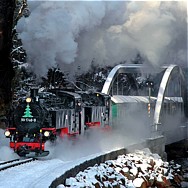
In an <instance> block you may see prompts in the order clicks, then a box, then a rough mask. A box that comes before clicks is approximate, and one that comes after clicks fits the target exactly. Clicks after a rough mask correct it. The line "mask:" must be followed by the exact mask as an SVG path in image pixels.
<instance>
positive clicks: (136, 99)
mask: <svg viewBox="0 0 188 188" xmlns="http://www.w3.org/2000/svg"><path fill="white" fill-rule="evenodd" d="M111 101H112V102H114V103H115V104H121V103H149V97H148V96H124V95H114V96H112V97H111ZM156 101H157V98H156V97H150V103H155V102H156ZM175 102H178V103H182V102H183V99H182V97H165V99H164V103H175Z"/></svg>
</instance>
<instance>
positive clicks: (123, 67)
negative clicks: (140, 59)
mask: <svg viewBox="0 0 188 188" xmlns="http://www.w3.org/2000/svg"><path fill="white" fill-rule="evenodd" d="M142 68H143V65H141V64H120V65H116V66H115V67H114V68H113V69H112V70H111V72H110V73H109V75H108V77H107V79H106V81H105V83H104V86H103V89H102V93H105V94H110V90H111V88H112V85H113V83H114V81H115V79H116V78H117V76H118V74H120V73H131V72H132V73H135V72H136V71H138V70H140V69H142Z"/></svg>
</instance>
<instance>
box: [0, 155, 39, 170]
mask: <svg viewBox="0 0 188 188" xmlns="http://www.w3.org/2000/svg"><path fill="white" fill-rule="evenodd" d="M35 160H37V159H36V158H27V159H14V160H10V161H5V162H2V163H0V171H3V170H6V169H8V168H12V167H15V166H19V165H22V164H25V163H29V162H32V161H35Z"/></svg>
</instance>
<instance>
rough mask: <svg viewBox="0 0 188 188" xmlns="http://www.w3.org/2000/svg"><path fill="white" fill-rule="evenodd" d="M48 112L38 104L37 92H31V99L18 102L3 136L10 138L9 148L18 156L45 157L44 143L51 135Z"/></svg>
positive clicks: (51, 129)
mask: <svg viewBox="0 0 188 188" xmlns="http://www.w3.org/2000/svg"><path fill="white" fill-rule="evenodd" d="M49 117H50V116H49V113H48V110H47V109H46V108H45V106H44V105H42V104H41V102H40V97H39V96H38V92H37V90H34V89H33V90H31V97H27V98H26V99H23V100H21V101H20V102H19V105H18V106H17V107H16V108H15V109H14V110H13V113H12V122H11V124H12V125H10V126H11V127H9V128H8V129H7V130H6V131H5V136H6V137H8V138H10V147H11V148H13V149H14V150H15V152H16V153H17V154H18V155H19V156H29V157H37V156H38V157H39V156H46V155H48V154H49V151H45V148H44V147H45V142H46V140H48V139H49V138H50V137H53V138H54V137H55V135H53V128H50V119H49Z"/></svg>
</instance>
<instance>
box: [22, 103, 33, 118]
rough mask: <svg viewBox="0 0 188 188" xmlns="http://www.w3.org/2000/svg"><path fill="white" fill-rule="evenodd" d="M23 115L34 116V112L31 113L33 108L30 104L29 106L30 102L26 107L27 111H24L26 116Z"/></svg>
mask: <svg viewBox="0 0 188 188" xmlns="http://www.w3.org/2000/svg"><path fill="white" fill-rule="evenodd" d="M22 117H27V118H28V117H33V116H32V113H31V109H30V106H29V104H27V106H26V109H25V112H24V116H22Z"/></svg>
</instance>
